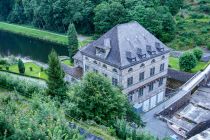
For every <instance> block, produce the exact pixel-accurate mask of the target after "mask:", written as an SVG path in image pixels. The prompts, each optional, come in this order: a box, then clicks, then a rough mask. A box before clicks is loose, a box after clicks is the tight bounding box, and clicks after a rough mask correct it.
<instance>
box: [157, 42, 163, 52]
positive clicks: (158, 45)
mask: <svg viewBox="0 0 210 140" xmlns="http://www.w3.org/2000/svg"><path fill="white" fill-rule="evenodd" d="M155 47H156V49H157V50H158V51H159V52H162V51H164V47H163V46H161V44H160V43H159V42H155Z"/></svg>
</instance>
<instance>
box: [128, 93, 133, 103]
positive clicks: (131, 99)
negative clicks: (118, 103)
mask: <svg viewBox="0 0 210 140" xmlns="http://www.w3.org/2000/svg"><path fill="white" fill-rule="evenodd" d="M133 94H134V92H133V91H131V92H129V93H128V100H129V101H130V102H131V101H133Z"/></svg>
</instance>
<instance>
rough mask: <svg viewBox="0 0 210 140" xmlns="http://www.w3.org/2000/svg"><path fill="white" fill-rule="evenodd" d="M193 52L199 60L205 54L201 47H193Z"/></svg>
mask: <svg viewBox="0 0 210 140" xmlns="http://www.w3.org/2000/svg"><path fill="white" fill-rule="evenodd" d="M193 54H194V55H195V57H196V58H197V60H198V61H199V60H200V59H201V58H202V56H203V51H202V50H201V49H200V48H194V49H193Z"/></svg>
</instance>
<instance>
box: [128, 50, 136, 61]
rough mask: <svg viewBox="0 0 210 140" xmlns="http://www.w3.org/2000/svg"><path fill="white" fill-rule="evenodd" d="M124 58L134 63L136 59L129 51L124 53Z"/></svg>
mask: <svg viewBox="0 0 210 140" xmlns="http://www.w3.org/2000/svg"><path fill="white" fill-rule="evenodd" d="M126 57H127V59H128V60H129V61H131V62H135V61H136V57H135V56H134V55H133V54H132V53H131V52H130V51H128V52H126Z"/></svg>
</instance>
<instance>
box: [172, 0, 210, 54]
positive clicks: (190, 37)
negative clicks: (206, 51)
mask: <svg viewBox="0 0 210 140" xmlns="http://www.w3.org/2000/svg"><path fill="white" fill-rule="evenodd" d="M175 19H176V23H177V30H176V37H175V39H174V40H173V41H172V42H171V43H169V44H168V45H169V46H170V47H171V48H174V49H178V50H179V49H181V50H187V49H190V48H193V47H196V46H202V47H205V46H207V44H208V45H209V46H210V0H185V1H184V6H183V8H181V9H180V11H179V13H178V14H177V15H176V16H175Z"/></svg>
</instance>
